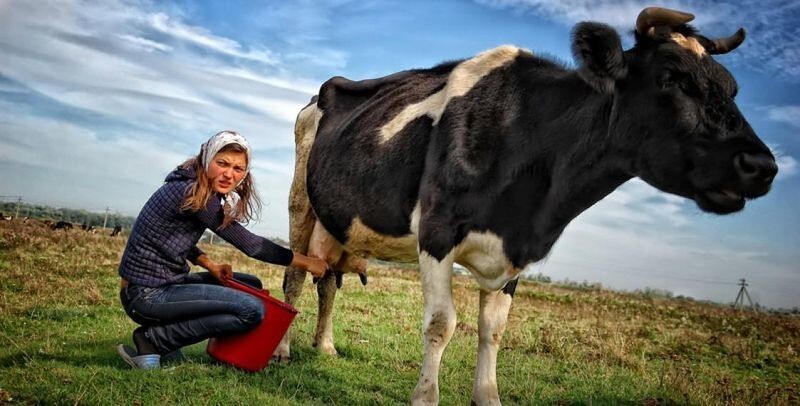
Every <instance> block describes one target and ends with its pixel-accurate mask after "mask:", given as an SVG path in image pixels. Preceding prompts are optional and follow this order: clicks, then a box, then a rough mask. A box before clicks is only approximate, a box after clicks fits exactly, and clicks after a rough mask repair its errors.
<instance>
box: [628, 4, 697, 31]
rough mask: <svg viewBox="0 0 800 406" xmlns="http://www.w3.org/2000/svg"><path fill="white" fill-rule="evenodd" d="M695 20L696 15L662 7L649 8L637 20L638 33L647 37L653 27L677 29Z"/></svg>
mask: <svg viewBox="0 0 800 406" xmlns="http://www.w3.org/2000/svg"><path fill="white" fill-rule="evenodd" d="M692 20H694V14H689V13H684V12H682V11H676V10H670V9H667V8H661V7H648V8H646V9H644V10H642V12H641V13H639V17H637V18H636V32H638V33H639V34H642V35H647V30H649V29H650V28H651V27H660V26H667V27H675V26H678V25H681V24H685V23H688V22H689V21H692Z"/></svg>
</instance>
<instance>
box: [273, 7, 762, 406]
mask: <svg viewBox="0 0 800 406" xmlns="http://www.w3.org/2000/svg"><path fill="white" fill-rule="evenodd" d="M692 19H693V16H692V15H690V14H686V13H681V12H677V11H671V10H665V9H659V8H648V9H645V10H644V11H643V12H642V13H641V14H640V15H639V18H638V19H637V23H636V31H635V36H636V45H635V46H634V47H633V48H631V49H629V50H627V51H623V49H622V47H621V42H620V38H619V35H618V34H617V33H616V31H614V30H613V29H612V28H610V27H608V26H606V25H603V24H598V23H591V22H587V23H580V24H578V25H577V26H576V27H575V29H574V31H573V52H574V54H575V57H576V59H577V61H578V64H579V66H578V68H577V69H576V70H568V69H565V68H564V67H563V66H562V65H560V64H558V63H554V62H551V61H549V60H547V59H543V58H540V57H537V56H534V55H533V54H532V53H531V52H529V51H527V50H524V49H520V48H517V47H513V46H501V47H499V48H495V49H492V50H489V51H486V52H484V53H481V54H479V55H477V56H475V57H473V58H470V59H466V60H462V61H457V62H451V63H445V64H442V65H439V66H437V67H434V68H432V69H419V70H410V71H404V72H400V73H397V74H394V75H391V76H387V77H384V78H380V79H375V80H364V81H360V82H352V81H349V80H347V79H344V78H341V77H336V78H333V79H330V80H329V81H327V82H326V83H325V84H324V85H323V86H322V87H321V89H320V92H319V96H318V98H316V99H315V100H312V103H311V104H310V105H309V106H307V107H306V108H304V109H303V110H302V111H301V112H300V114H299V115H298V119H297V123H296V127H295V137H296V143H297V151H296V153H297V156H296V172H295V178H294V183H293V186H292V191H291V196H290V215H291V245H292V248H293V249H295V250H299V251H301V252H308V253H310V254H311V255H317V256H320V257H323V258H325V259H326V260H327V261H328V262H329V263H330V264H332V265H333V267H334V269H336V270H338V271H344V272H348V271H349V272H358V273H361V274H363V273H364V271H365V269H366V266H365V262H364V260H363V259H362V258H365V257H374V258H379V259H385V260H395V261H415V260H418V261H419V266H420V272H421V277H422V289H423V295H424V302H425V310H424V321H423V345H424V358H423V361H422V367H421V372H420V376H419V381H418V383H417V386H416V388H415V389H414V392H413V395H412V400H413V402H414V403H416V404H426V403H436V402H438V400H439V390H438V371H439V364H440V360H441V357H442V353H443V351H444V349H445V346H446V345H447V343H448V342H449V340H450V338H451V336H452V335H453V330H454V328H455V325H456V317H455V315H456V313H455V308H454V305H453V297H452V290H451V278H452V267H453V264H454V263H459V264H461V265H463V266H465V267H466V268H467V269H468V270H469V271H470V272H471V273H472V275H473V276H474V277H475V280H476V281H477V283H478V284H479V285H480V288H481V292H480V315H479V318H478V324H479V326H478V327H479V348H478V365H477V371H476V376H475V382H474V386H473V394H472V396H473V400H474V402H475V403H477V404H495V403H499V397H498V393H497V382H496V374H495V364H496V360H497V349H498V344H499V341H500V337H501V336H502V333H503V331H504V329H505V324H506V318H507V315H508V311H509V307H510V305H511V300H512V296H513V293H514V288H515V285H516V278H517V275H518V274H519V272H520V271H521V270H522V269H523V268H524V267H525V266H526V265H528V264H531V263H534V262H536V261H539V260H541V259H542V258H544V257H545V256H546V255H547V253H548V252H549V251H550V249H551V247H552V246H553V244H554V243H555V241H556V240H557V239H558V237H559V236H560V235H561V233H562V231H563V230H564V228H565V227H566V226H567V224H569V222H570V221H572V219H574V218H575V217H576V216H578V215H579V214H580V213H581V212H583V211H584V210H586V209H587V208H589V207H590V206H592V205H593V204H595V203H596V202H598V201H599V200H600V199H602V198H603V197H605V196H606V195H608V194H609V193H611V192H612V191H614V189H616V188H617V187H618V186H620V185H621V184H622V183H624V182H625V181H627V180H628V179H631V178H632V177H637V176H638V177H640V178H641V179H643V180H644V181H646V182H647V183H649V184H650V185H652V186H654V187H656V188H658V189H660V190H662V191H664V192H668V193H672V194H675V195H678V196H683V197H686V198H688V199H692V200H694V201H695V202H696V203H697V205H698V206H699V207H700V209H701V210H703V211H706V212H711V213H718V214H725V213H732V212H736V211H739V210H741V209H742V208H744V206H745V201H746V200H747V199H752V198H756V197H759V196H762V195H764V194H765V193H767V191H769V189H770V186H771V183H772V180H773V178H774V177H775V174H776V172H777V166H776V164H775V160H774V157H773V156H772V154H771V153H770V151H769V149H768V148H767V147H766V146H765V145H764V143H762V142H761V140H759V138H758V137H757V136H756V134H755V133H754V132H753V129H752V128H751V127H750V125H749V124H748V123H747V121H746V120H745V118H744V117H743V116H742V114H741V113H740V112H739V109H738V108H737V106H736V103H735V102H734V97H735V96H736V92H737V85H736V81H735V80H734V78H733V77H732V76H731V74H730V73H729V72H728V71H727V70H726V69H725V68H724V67H723V66H722V65H720V64H719V63H718V62H717V61H715V60H714V58H713V57H712V55H713V54H721V53H726V52H729V51H731V50H733V49H734V48H736V47H737V46H738V45H739V44H741V42H742V41H743V40H744V31H742V30H740V31H738V32H737V33H736V34H735V35H733V36H732V37H729V38H722V39H718V40H710V39H708V38H706V37H703V36H701V35H699V34H698V33H697V32H696V31H695V30H694V29H693V28H692V27H690V26H688V25H687V24H686V23H688V22H689V21H691V20H692ZM304 277H305V273H303V272H301V271H297V270H295V269H291V268H289V269H287V274H286V278H285V281H284V291H285V293H286V298H287V300H288V301H289V302H293V301H294V300H295V299H296V298H297V296H298V295H299V294H300V292H301V289H302V285H303V280H304ZM317 289H318V291H319V294H320V313H319V319H318V328H317V334H316V337H315V339H314V343H315V345H317V346H319V347H320V348H321V350H322V351H323V352H327V353H335V352H336V350H335V349H334V347H333V337H332V333H331V331H332V328H331V325H332V321H331V308H332V305H333V297H334V294H335V291H336V288H335V286H334V280H333V278H332V277H331V276H330V275H328V276H326V277H325V278H324V279H323V280H322V281H320V282H319V284H318V287H317ZM288 344H289V342H288V337H287V338H286V340H285V341H284V342H283V343H282V344H281V346H280V347H279V348H278V350H277V351H276V354H275V355H276V356H277V357H279V358H282V357H288V356H289V345H288Z"/></svg>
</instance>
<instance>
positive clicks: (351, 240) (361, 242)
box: [346, 215, 419, 262]
mask: <svg viewBox="0 0 800 406" xmlns="http://www.w3.org/2000/svg"><path fill="white" fill-rule="evenodd" d="M417 217H418V218H419V215H417ZM412 221H413V220H412ZM417 222H419V220H417ZM346 249H347V251H348V252H350V253H352V254H354V255H357V256H359V257H375V258H378V259H381V260H384V261H397V262H415V261H416V260H417V236H416V234H415V233H411V234H408V235H405V236H402V237H390V236H387V235H384V234H380V233H378V232H376V231H375V230H373V229H371V228H370V227H369V226H367V225H366V224H364V223H363V222H362V221H361V219H360V218H358V217H356V218H355V219H353V222H352V223H350V227H349V228H348V229H347V244H346Z"/></svg>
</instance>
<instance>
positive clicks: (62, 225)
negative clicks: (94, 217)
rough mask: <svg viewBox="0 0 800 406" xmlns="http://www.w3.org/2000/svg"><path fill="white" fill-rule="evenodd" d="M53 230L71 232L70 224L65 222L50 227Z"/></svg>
mask: <svg viewBox="0 0 800 406" xmlns="http://www.w3.org/2000/svg"><path fill="white" fill-rule="evenodd" d="M52 229H53V230H72V223H70V222H66V221H59V222H57V223H55V224H53V226H52Z"/></svg>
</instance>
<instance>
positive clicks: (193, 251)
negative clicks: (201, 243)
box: [186, 245, 205, 265]
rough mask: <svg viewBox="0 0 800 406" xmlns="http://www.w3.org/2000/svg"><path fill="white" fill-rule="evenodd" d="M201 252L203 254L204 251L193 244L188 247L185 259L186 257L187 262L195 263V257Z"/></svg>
mask: <svg viewBox="0 0 800 406" xmlns="http://www.w3.org/2000/svg"><path fill="white" fill-rule="evenodd" d="M203 254H205V252H203V250H201V249H200V248H197V246H196V245H195V246H193V247H192V248H190V249H189V255H187V256H186V259H188V260H189V262H191V263H193V264H195V265H197V262H196V261H197V258H199V257H200V255H203Z"/></svg>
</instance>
